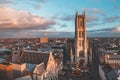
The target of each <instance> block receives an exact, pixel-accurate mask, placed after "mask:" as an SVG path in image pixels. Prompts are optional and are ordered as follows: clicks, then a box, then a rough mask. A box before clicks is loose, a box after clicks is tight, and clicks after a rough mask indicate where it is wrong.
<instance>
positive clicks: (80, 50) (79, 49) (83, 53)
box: [75, 11, 88, 65]
mask: <svg viewBox="0 0 120 80" xmlns="http://www.w3.org/2000/svg"><path fill="white" fill-rule="evenodd" d="M87 47H88V46H87V34H86V16H85V11H84V13H83V14H81V15H79V14H78V12H76V16H75V64H77V63H78V64H83V65H86V64H87V62H88V58H87Z"/></svg>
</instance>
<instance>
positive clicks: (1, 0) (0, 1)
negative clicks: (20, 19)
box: [0, 0, 13, 4]
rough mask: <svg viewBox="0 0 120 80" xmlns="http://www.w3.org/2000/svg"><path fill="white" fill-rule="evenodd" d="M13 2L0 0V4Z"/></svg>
mask: <svg viewBox="0 0 120 80" xmlns="http://www.w3.org/2000/svg"><path fill="white" fill-rule="evenodd" d="M11 3H13V2H12V1H11V0H0V4H11Z"/></svg>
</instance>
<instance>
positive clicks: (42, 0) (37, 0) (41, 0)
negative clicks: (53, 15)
mask: <svg viewBox="0 0 120 80" xmlns="http://www.w3.org/2000/svg"><path fill="white" fill-rule="evenodd" d="M31 1H36V2H43V3H44V2H47V1H49V0H31Z"/></svg>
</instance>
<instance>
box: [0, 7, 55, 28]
mask: <svg viewBox="0 0 120 80" xmlns="http://www.w3.org/2000/svg"><path fill="white" fill-rule="evenodd" d="M0 14H1V15H0V29H23V30H24V29H48V28H50V27H52V26H53V25H55V24H56V21H54V20H52V19H51V20H49V19H46V18H44V17H39V16H36V15H33V14H31V13H28V12H26V11H17V10H14V9H12V8H7V7H0Z"/></svg>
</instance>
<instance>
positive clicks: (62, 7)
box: [0, 0, 120, 38]
mask: <svg viewBox="0 0 120 80" xmlns="http://www.w3.org/2000/svg"><path fill="white" fill-rule="evenodd" d="M84 10H85V13H86V18H87V20H86V31H87V36H88V37H120V0H0V38H11V37H12V38H30V37H31V38H39V37H54V38H55V37H74V31H75V13H76V12H78V13H79V14H83V11H84Z"/></svg>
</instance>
